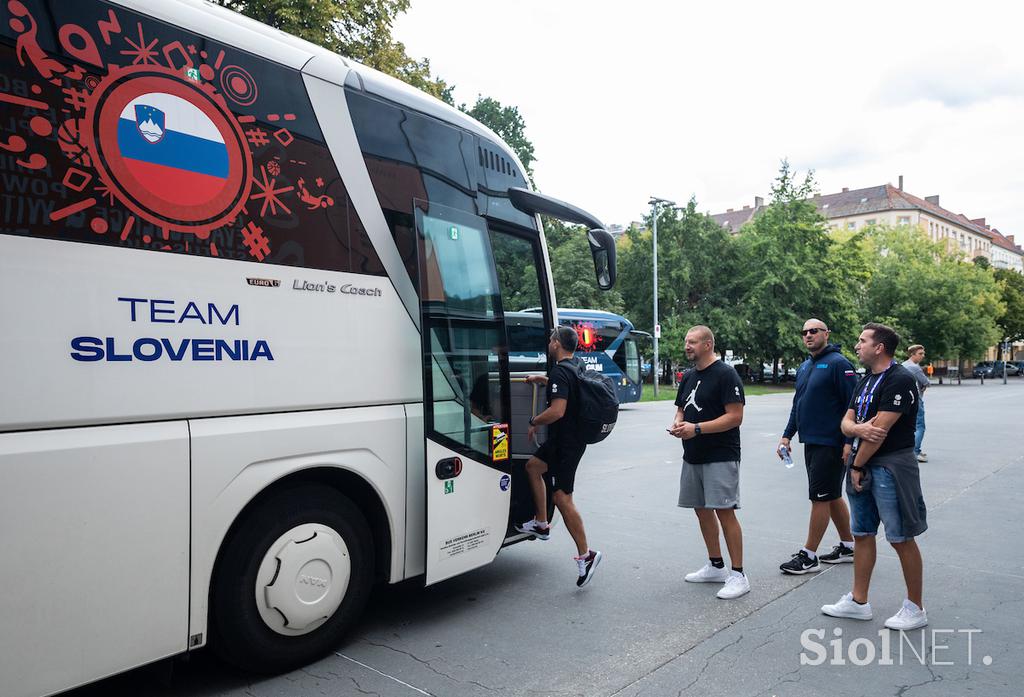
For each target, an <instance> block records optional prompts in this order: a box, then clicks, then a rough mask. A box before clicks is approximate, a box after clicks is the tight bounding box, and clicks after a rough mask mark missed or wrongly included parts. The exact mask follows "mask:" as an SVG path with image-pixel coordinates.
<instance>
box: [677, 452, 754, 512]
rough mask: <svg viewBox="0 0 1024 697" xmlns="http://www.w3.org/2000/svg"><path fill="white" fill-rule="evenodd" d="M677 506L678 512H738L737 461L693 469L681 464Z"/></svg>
mask: <svg viewBox="0 0 1024 697" xmlns="http://www.w3.org/2000/svg"><path fill="white" fill-rule="evenodd" d="M679 506H680V507H681V508H739V507H740V463H739V461H738V460H732V461H727V462H708V463H707V464H703V465H693V464H690V463H689V462H687V461H686V460H683V468H682V470H681V471H680V473H679Z"/></svg>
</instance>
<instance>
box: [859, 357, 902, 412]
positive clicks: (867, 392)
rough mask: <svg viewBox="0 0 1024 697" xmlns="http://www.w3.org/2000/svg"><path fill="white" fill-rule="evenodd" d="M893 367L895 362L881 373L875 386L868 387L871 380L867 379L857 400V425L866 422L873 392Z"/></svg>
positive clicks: (873, 396) (873, 395)
mask: <svg viewBox="0 0 1024 697" xmlns="http://www.w3.org/2000/svg"><path fill="white" fill-rule="evenodd" d="M894 365H896V361H893V362H892V363H890V364H889V367H888V368H886V369H885V370H883V371H882V374H881V375H879V376H878V379H877V380H875V384H873V385H870V383H871V378H868V381H867V382H866V383H865V384H864V389H863V390H861V393H860V397H858V398H857V423H859V424H860V423H864V422H865V421H867V416H868V409H869V408H870V407H871V402H872V401H873V400H874V398H875V390H877V389H878V386H879V385H880V384H882V380H884V379H885V376H886V375H888V374H889V371H890V370H892V368H893V366H894ZM869 385H870V389H869Z"/></svg>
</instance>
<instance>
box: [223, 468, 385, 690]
mask: <svg viewBox="0 0 1024 697" xmlns="http://www.w3.org/2000/svg"><path fill="white" fill-rule="evenodd" d="M373 568H374V553H373V542H372V538H371V536H370V530H369V526H368V525H367V524H366V519H365V518H364V517H363V514H362V513H361V512H360V511H359V509H358V508H357V507H356V506H355V505H354V504H353V503H352V502H351V501H349V500H348V499H347V498H345V497H344V496H342V495H341V494H339V493H337V492H336V491H334V490H333V489H329V488H326V487H317V486H302V487H298V488H293V489H288V490H285V491H282V492H280V493H278V494H275V495H272V496H270V497H269V498H267V499H266V500H264V501H262V502H260V503H259V504H257V505H256V506H255V507H254V508H253V509H252V510H250V511H248V512H247V513H246V515H245V517H244V518H242V519H240V520H239V521H238V523H237V524H236V525H235V526H234V528H233V531H232V533H231V535H230V536H229V538H228V539H227V540H226V541H225V546H224V549H223V552H222V555H221V559H220V561H219V563H218V565H217V570H216V573H215V576H214V581H213V589H212V592H211V595H210V598H211V605H210V623H211V634H212V637H211V642H212V643H213V646H214V648H215V649H216V651H217V653H218V654H220V656H221V657H222V658H224V659H225V660H226V661H228V662H229V663H231V664H233V665H235V666H238V667H239V668H242V669H244V670H250V671H254V672H263V673H273V672H280V671H283V670H288V669H291V668H294V667H297V666H300V665H304V664H306V663H309V662H310V661H312V660H313V659H316V658H319V657H320V656H322V655H323V654H325V653H327V652H328V651H330V650H331V649H332V648H334V647H335V646H336V645H337V644H338V642H339V641H340V640H341V638H342V636H343V635H344V634H345V632H346V631H347V630H348V629H349V628H350V627H351V626H352V624H353V623H354V622H355V620H356V619H357V618H358V617H359V614H360V613H361V612H362V610H363V607H364V606H365V605H366V601H367V599H368V598H369V594H370V589H371V586H372V584H373Z"/></svg>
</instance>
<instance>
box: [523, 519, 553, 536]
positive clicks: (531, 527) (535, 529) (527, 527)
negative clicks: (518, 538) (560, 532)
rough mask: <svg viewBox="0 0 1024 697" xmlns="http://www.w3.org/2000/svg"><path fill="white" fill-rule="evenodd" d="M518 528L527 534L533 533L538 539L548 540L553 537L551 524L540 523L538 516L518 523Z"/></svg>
mask: <svg viewBox="0 0 1024 697" xmlns="http://www.w3.org/2000/svg"><path fill="white" fill-rule="evenodd" d="M516 530H517V531H519V532H522V533H525V534H527V535H533V536H534V537H536V538H537V539H538V540H546V539H548V538H550V537H551V526H550V525H542V524H541V523H538V522H537V519H536V518H534V519H532V520H528V521H526V522H525V523H523V524H522V525H517V526H516Z"/></svg>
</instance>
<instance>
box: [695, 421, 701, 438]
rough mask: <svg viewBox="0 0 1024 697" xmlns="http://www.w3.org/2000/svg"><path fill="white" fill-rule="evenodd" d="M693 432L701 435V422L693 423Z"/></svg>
mask: <svg viewBox="0 0 1024 697" xmlns="http://www.w3.org/2000/svg"><path fill="white" fill-rule="evenodd" d="M693 434H694V435H696V436H699V435H700V434H701V430H700V424H694V425H693Z"/></svg>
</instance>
